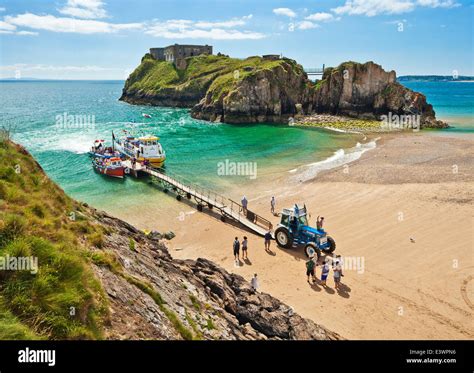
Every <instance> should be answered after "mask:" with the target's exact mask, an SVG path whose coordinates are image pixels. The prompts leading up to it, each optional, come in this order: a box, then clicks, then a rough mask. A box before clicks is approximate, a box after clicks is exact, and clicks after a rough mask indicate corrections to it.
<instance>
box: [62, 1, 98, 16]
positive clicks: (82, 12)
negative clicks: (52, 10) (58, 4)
mask: <svg viewBox="0 0 474 373" xmlns="http://www.w3.org/2000/svg"><path fill="white" fill-rule="evenodd" d="M103 6H104V3H103V2H102V1H101V0H68V2H67V4H66V5H65V6H64V7H63V8H61V9H59V10H58V11H59V13H61V14H64V15H67V16H72V17H77V18H86V19H92V18H105V17H107V12H106V11H105V9H104V8H103Z"/></svg>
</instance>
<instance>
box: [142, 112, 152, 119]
mask: <svg viewBox="0 0 474 373" xmlns="http://www.w3.org/2000/svg"><path fill="white" fill-rule="evenodd" d="M142 115H143V117H144V118H151V115H150V114H146V113H142Z"/></svg>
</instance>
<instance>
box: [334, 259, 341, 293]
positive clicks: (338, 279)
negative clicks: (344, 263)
mask: <svg viewBox="0 0 474 373" xmlns="http://www.w3.org/2000/svg"><path fill="white" fill-rule="evenodd" d="M333 272H334V287H335V288H336V290H339V288H340V285H341V268H340V266H339V262H337V263H336V266H335V267H334V268H333Z"/></svg>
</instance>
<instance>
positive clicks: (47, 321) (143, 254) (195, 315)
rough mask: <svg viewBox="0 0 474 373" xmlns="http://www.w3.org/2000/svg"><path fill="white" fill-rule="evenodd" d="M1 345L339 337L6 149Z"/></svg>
mask: <svg viewBox="0 0 474 373" xmlns="http://www.w3.org/2000/svg"><path fill="white" fill-rule="evenodd" d="M0 165H1V166H0V207H1V208H0V258H4V257H8V258H16V257H24V258H29V257H32V258H34V257H36V258H38V268H37V269H38V270H37V272H36V273H32V272H31V271H24V270H22V271H18V270H16V271H11V270H5V269H4V268H3V267H2V268H0V339H45V338H47V339H104V338H105V339H188V340H190V339H226V340H232V339H235V340H253V339H341V337H340V336H339V335H338V334H336V333H333V332H331V331H329V330H327V329H325V328H324V327H322V326H320V325H317V324H315V323H314V322H313V321H310V320H308V319H304V318H302V317H301V316H299V315H298V314H296V313H295V312H294V311H293V310H292V309H290V308H289V307H288V306H287V305H285V304H283V303H281V302H280V301H278V300H277V299H275V298H273V297H272V296H270V295H268V294H264V293H259V292H254V291H253V290H252V289H251V288H250V286H249V283H248V282H247V281H246V280H245V279H243V278H242V277H241V276H238V275H235V274H230V273H228V272H226V271H225V270H223V269H222V268H220V267H218V266H217V265H215V264H214V263H212V262H210V261H208V260H206V259H198V260H196V261H190V260H189V261H182V260H175V259H173V258H172V257H171V256H170V255H169V253H168V250H167V249H166V240H164V239H163V238H162V236H161V235H159V234H156V233H154V234H149V235H146V234H144V233H143V232H141V231H139V230H137V229H136V228H135V227H133V226H131V225H129V224H127V223H126V222H123V221H121V220H118V219H115V218H113V217H111V216H109V215H107V214H105V213H103V212H100V211H97V210H95V209H93V208H91V207H89V206H87V205H84V204H81V203H79V202H76V201H74V200H72V199H71V198H69V197H68V196H67V195H65V194H64V192H63V191H62V190H61V189H60V188H59V187H58V186H57V185H55V184H54V183H53V182H52V181H51V180H49V178H48V177H47V176H46V175H45V174H44V172H43V171H42V170H41V167H40V166H39V165H38V164H37V163H36V162H35V161H34V159H33V158H32V157H31V156H30V155H29V154H28V152H27V151H26V150H25V149H24V148H22V147H20V146H17V145H15V144H12V143H10V142H9V141H7V142H1V141H0Z"/></svg>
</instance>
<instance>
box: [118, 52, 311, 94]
mask: <svg viewBox="0 0 474 373" xmlns="http://www.w3.org/2000/svg"><path fill="white" fill-rule="evenodd" d="M186 61H187V67H186V69H184V70H178V69H176V68H175V67H174V65H173V64H172V63H170V62H166V61H157V60H155V59H154V58H153V57H152V56H151V55H149V54H147V55H145V56H144V57H143V59H142V62H141V64H140V65H139V66H138V67H137V68H136V69H135V71H133V72H132V74H130V76H129V78H128V79H127V82H126V83H125V89H126V91H127V92H128V93H129V94H131V93H137V92H140V93H147V94H152V95H158V94H166V92H168V90H169V89H174V90H176V91H180V92H181V93H185V92H187V93H196V94H198V95H200V96H204V95H205V94H206V92H210V93H211V94H212V99H213V100H219V99H222V98H223V97H224V96H226V95H227V94H229V93H230V92H231V91H232V90H233V89H234V88H235V87H236V86H237V84H238V83H239V82H240V81H242V80H243V79H248V78H251V77H253V76H254V75H255V74H256V73H257V72H259V71H263V70H268V71H270V70H272V69H275V68H277V67H282V68H284V69H288V68H291V69H292V70H294V71H295V72H297V73H298V74H303V68H302V67H301V66H300V65H298V64H297V63H296V62H295V61H293V60H289V59H279V60H266V59H263V58H262V57H259V56H253V57H249V58H246V59H244V60H241V59H237V58H231V57H227V56H216V55H210V56H207V55H201V56H196V57H189V58H187V59H186ZM236 72H238V73H237V75H234V74H235V73H236Z"/></svg>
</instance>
